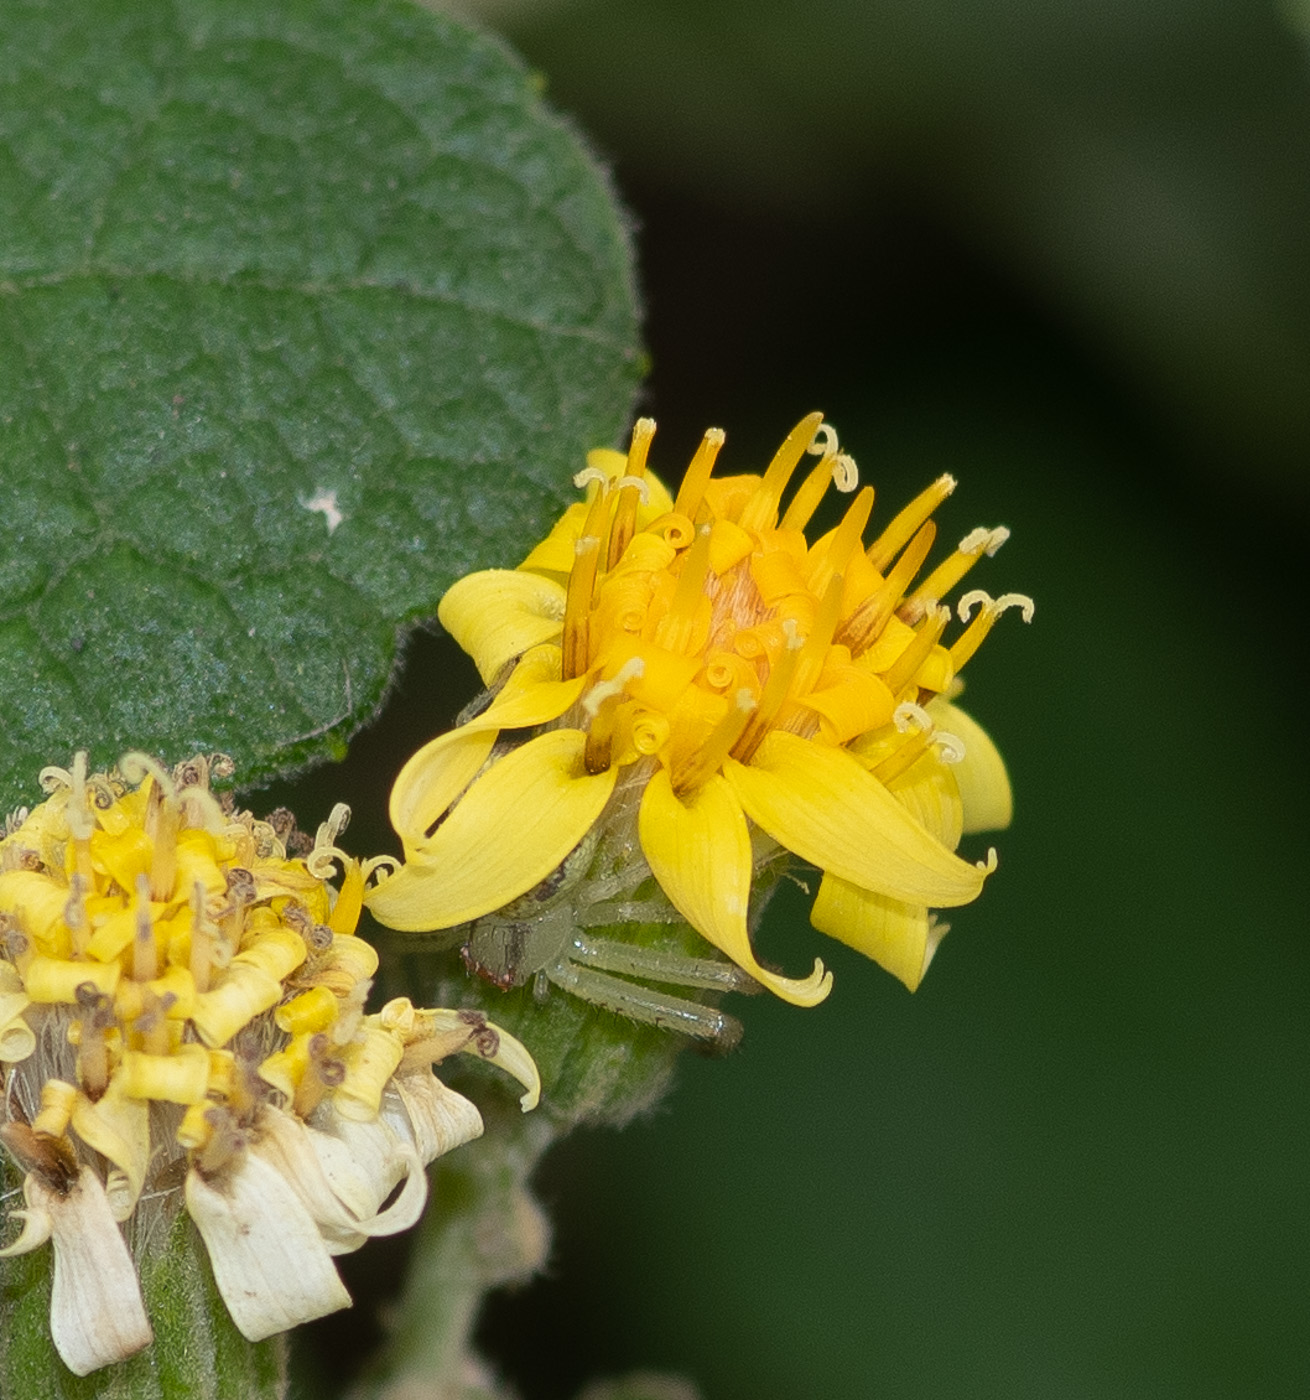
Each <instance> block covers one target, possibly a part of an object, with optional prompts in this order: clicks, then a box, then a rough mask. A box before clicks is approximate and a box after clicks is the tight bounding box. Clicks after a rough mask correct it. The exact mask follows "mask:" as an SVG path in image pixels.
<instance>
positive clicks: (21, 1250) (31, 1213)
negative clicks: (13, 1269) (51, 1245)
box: [0, 1210, 52, 1259]
mask: <svg viewBox="0 0 1310 1400" xmlns="http://www.w3.org/2000/svg"><path fill="white" fill-rule="evenodd" d="M7 1219H9V1220H21V1221H22V1222H23V1228H22V1231H21V1232H20V1233H19V1236H18V1238H17V1239H16V1240H15V1241H14V1242H13V1244H8V1245H6V1246H5V1247H4V1248H3V1249H0V1259H12V1258H13V1257H14V1256H15V1255H18V1254H30V1253H31V1252H32V1250H34V1249H40V1248H41V1246H42V1245H43V1244H44V1243H45V1242H46V1241H47V1240H48V1239H49V1238H50V1231H51V1229H52V1226H51V1223H50V1217H49V1216H48V1215H47V1214H46V1213H45V1211H43V1210H11V1211H10V1212H9V1215H8V1216H7Z"/></svg>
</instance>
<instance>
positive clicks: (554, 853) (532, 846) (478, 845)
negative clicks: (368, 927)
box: [365, 729, 618, 932]
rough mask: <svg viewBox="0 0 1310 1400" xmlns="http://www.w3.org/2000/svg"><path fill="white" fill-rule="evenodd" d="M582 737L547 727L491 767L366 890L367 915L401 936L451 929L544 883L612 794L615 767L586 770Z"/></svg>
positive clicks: (583, 739)
mask: <svg viewBox="0 0 1310 1400" xmlns="http://www.w3.org/2000/svg"><path fill="white" fill-rule="evenodd" d="M586 739H587V736H586V735H585V734H583V733H582V732H581V731H579V730H576V729H554V730H550V731H548V732H547V733H545V734H541V735H538V737H537V738H535V739H532V740H529V741H528V742H527V743H525V744H523V745H521V746H520V747H519V748H517V749H514V750H513V751H512V752H510V753H508V754H506V755H505V757H504V758H501V759H498V760H497V761H496V762H495V763H493V764H492V765H491V767H490V768H488V769H487V771H486V772H485V773H483V774H482V776H481V777H480V778H479V779H478V780H477V782H475V783H474V784H473V785H472V787H470V788H469V789H468V791H467V792H466V793H465V794H464V796H463V797H462V798H461V799H460V801H459V803H458V805H457V806H456V807H455V809H454V811H452V812H451V814H450V816H449V817H447V818H446V820H445V821H444V822H443V823H442V824H441V825H440V826H439V827H438V828H437V829H436V831H435V832H434V833H433V834H432V835H431V836H430V837H428V838H427V839H426V840H424V841H423V842H421V843H418V844H417V846H416V849H415V851H414V853H413V854H411V855H410V858H409V861H408V863H407V864H406V865H405V866H404V868H403V869H401V870H400V871H399V872H398V873H397V874H395V875H393V876H391V877H390V878H389V879H387V880H384V881H383V882H382V883H381V884H380V885H378V886H377V887H376V888H375V889H373V890H372V891H371V892H370V893H369V894H368V896H367V897H366V901H365V902H366V903H367V904H368V907H369V909H370V910H371V911H372V913H373V916H374V918H376V919H377V920H379V922H381V923H383V924H386V925H387V926H388V927H389V928H396V929H402V930H405V931H407V932H421V931H425V930H429V929H439V928H450V927H452V926H453V925H455V924H462V923H465V922H466V921H467V920H469V919H476V918H478V917H479V916H480V915H482V914H488V913H490V912H491V911H492V910H493V909H499V908H500V907H501V906H502V905H505V904H508V903H509V902H510V900H512V899H517V898H518V896H519V895H521V894H524V893H525V892H526V891H528V890H530V889H531V888H532V887H533V886H534V885H536V884H539V883H540V882H541V881H542V880H544V879H545V878H546V876H547V875H549V874H550V873H551V871H552V870H554V869H555V867H556V866H558V865H559V864H560V862H561V861H562V860H563V859H564V857H565V856H566V855H568V853H569V852H570V851H571V850H572V849H573V848H574V846H576V845H577V844H578V842H579V841H580V840H581V839H582V838H583V836H585V835H586V833H587V831H588V830H589V829H590V828H591V826H592V824H593V823H594V822H595V820H596V818H597V817H599V816H600V814H601V812H602V810H603V809H604V807H605V804H606V802H607V801H608V800H609V795H610V793H611V792H612V791H613V790H614V783H615V780H616V778H617V776H618V770H617V769H615V768H608V769H605V770H604V771H603V772H600V773H588V772H587V770H586V767H585V765H584V763H583V753H584V750H585V747H586Z"/></svg>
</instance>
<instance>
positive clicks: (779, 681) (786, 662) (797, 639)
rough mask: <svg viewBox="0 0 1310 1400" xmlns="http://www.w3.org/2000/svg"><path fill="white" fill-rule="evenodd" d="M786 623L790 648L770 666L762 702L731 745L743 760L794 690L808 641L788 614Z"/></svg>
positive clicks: (749, 753) (733, 750)
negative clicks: (796, 676) (795, 679)
mask: <svg viewBox="0 0 1310 1400" xmlns="http://www.w3.org/2000/svg"><path fill="white" fill-rule="evenodd" d="M783 626H784V628H785V629H786V632H787V648H786V650H785V651H784V652H783V654H782V655H781V656H780V657H779V658H778V660H777V661H776V662H775V663H774V665H773V666H771V667H770V668H769V677H768V679H767V680H766V681H765V682H764V689H763V691H762V692H761V693H760V702H759V705H758V706H757V707H756V709H755V712H754V713H753V714H752V715H751V716H750V719H749V720H748V722H747V724H746V728H745V729H744V730H742V733H741V737H740V738H739V739H738V740H737V742H736V743H735V744H734V745H733V746H732V756H733V757H734V758H738V759H740V760H741V761H742V762H743V763H747V762H749V761H750V756H751V754H753V753H754V752H755V750H756V749H757V748H759V746H760V741H761V740H762V739H763V738H764V736H765V734H767V733H768V732H769V726H770V725H772V723H773V721H774V720H775V719H776V718H777V716H778V711H779V710H780V709H781V708H782V704H783V701H784V700H786V698H787V695H788V693H789V692H790V690H791V682H792V676H793V675H794V674H795V672H796V663H797V661H798V659H799V657H800V654H801V650H802V648H803V647H804V646H805V641H804V639H803V638H802V637H801V635H800V631H799V629H798V628H797V626H796V623H795V621H794V620H793V619H792V618H790V617H789V618H787V619H786V621H785V622H784V623H783Z"/></svg>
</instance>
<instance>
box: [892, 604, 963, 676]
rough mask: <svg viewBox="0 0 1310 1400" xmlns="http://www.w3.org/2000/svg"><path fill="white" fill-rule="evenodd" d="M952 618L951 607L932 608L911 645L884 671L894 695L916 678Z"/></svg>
mask: <svg viewBox="0 0 1310 1400" xmlns="http://www.w3.org/2000/svg"><path fill="white" fill-rule="evenodd" d="M950 620H951V610H950V609H949V608H931V609H930V610H929V612H928V615H927V617H926V618H925V619H924V621H923V622H922V623H921V624H920V626H919V630H918V631H917V632H916V633H915V634H914V639H913V640H912V641H911V642H910V644H909V646H907V647H906V648H905V650H904V651H903V652H901V654H900V655H899V656H898V657H897V658H896V660H895V661H894V662H893V663H892V664H891V666H890V667H889V668H888V670H887V671H885V672H884V673H883V677H882V679H883V682H884V684H885V685H886V686H887V688H888V689H889V690H890V691H891V693H892V694H893V695H895V694H896V692H897V691H898V690H900V689H901V688H902V687H903V686H906V685H908V684H909V683H910V681H911V680H913V679H914V674H915V672H916V671H917V670H918V669H919V667H920V666H922V665H923V663H924V662H925V661H927V659H928V657H929V655H930V654H931V652H932V649H933V647H935V646H936V645H937V643H938V642H939V641H941V636H942V633H943V632H944V631H945V630H946V624H947V623H948V622H949V621H950Z"/></svg>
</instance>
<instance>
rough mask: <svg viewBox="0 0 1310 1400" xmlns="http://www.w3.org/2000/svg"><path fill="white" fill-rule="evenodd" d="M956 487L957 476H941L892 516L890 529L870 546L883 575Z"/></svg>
mask: <svg viewBox="0 0 1310 1400" xmlns="http://www.w3.org/2000/svg"><path fill="white" fill-rule="evenodd" d="M954 490H955V478H954V477H953V476H950V475H946V476H939V477H938V478H937V480H936V481H934V482H933V484H932V485H931V486H929V487H928V488H927V489H926V490H924V491H920V492H919V494H918V495H917V496H916V497H915V498H914V500H912V501H911V502H910V504H909V505H908V506H906V507H905V509H904V510H902V511H900V512H899V513H898V514H897V515H896V516H894V517H893V519H892V521H891V523H890V524H889V525H888V526H887V528H886V529H885V530H884V531H883V532H882V534H881V535H879V537H878V538H877V539H876V540H875V541H874V542H873V544H871V545H870V546H869V550H868V555H869V563H871V564H872V565H873V567H874V568H875V569H877V570H878V572H879V573H880V574H882V573H886V572H887V566H888V565H889V564H890V563H891V561H892V560H893V559H894V558H895V557H896V556H897V555H898V554H899V553H900V552H901V550H902V549H903V548H904V546H905V545H906V544H908V543H909V541H910V540H911V539H912V538H913V537H914V535H915V533H916V532H917V531H918V529H919V527H920V526H921V525H922V524H924V522H925V521H926V520H927V519H928V517H929V516H930V515H931V514H932V513H933V511H935V510H936V509H937V507H938V506H939V505H941V503H942V502H943V501H944V500H945V499H946V498H947V496H949V495H950V494H951V492H952V491H954Z"/></svg>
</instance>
